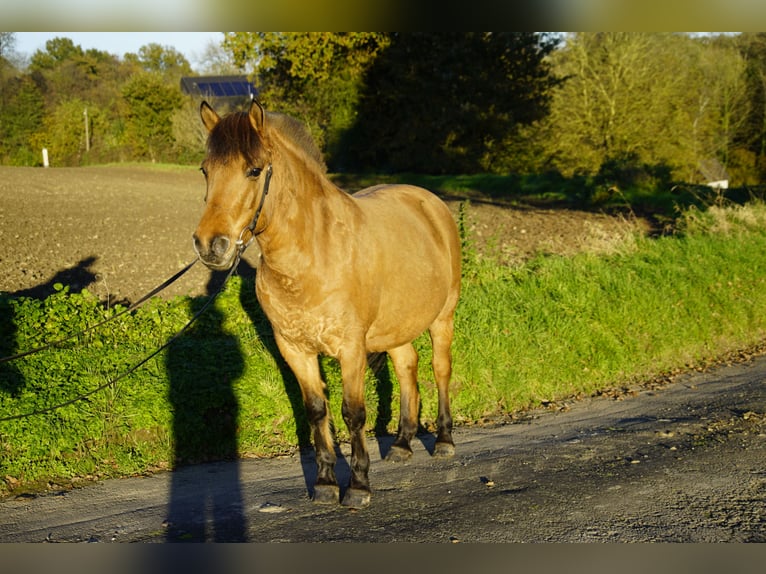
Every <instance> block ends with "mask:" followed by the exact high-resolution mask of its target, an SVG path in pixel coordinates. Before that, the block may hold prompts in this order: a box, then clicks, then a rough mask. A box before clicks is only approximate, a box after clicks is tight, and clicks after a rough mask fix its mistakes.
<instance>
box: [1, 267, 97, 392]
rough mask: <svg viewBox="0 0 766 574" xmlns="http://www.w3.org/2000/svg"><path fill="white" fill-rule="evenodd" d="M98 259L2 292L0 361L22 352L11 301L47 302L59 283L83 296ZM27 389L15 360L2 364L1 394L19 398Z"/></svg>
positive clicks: (92, 277)
mask: <svg viewBox="0 0 766 574" xmlns="http://www.w3.org/2000/svg"><path fill="white" fill-rule="evenodd" d="M97 259H98V258H97V257H96V256H95V255H91V256H90V257H86V258H84V259H82V260H80V261H79V262H78V263H77V264H76V265H74V266H72V267H67V268H65V269H61V270H60V271H58V272H57V273H56V274H55V275H54V276H53V277H51V278H50V279H48V280H47V281H45V282H44V283H40V284H39V285H35V286H34V287H29V288H26V289H19V290H18V291H14V292H12V293H5V292H3V293H0V358H1V357H9V356H11V355H13V354H14V353H17V352H18V350H19V345H18V344H17V341H16V331H17V329H16V321H15V311H14V308H13V303H12V302H11V300H12V299H19V298H23V297H29V298H32V299H45V298H46V297H49V296H50V295H53V294H54V293H55V292H56V284H57V283H60V284H62V285H66V286H67V287H69V292H70V293H80V292H81V291H82V290H83V289H84V288H85V287H87V286H88V285H90V284H91V283H93V282H94V281H95V280H96V274H95V273H94V272H93V271H92V270H91V269H90V267H91V266H92V265H93V264H94V263H95V262H96V260H97ZM23 388H24V377H23V375H22V374H21V371H20V370H19V368H18V366H16V364H15V363H14V362H13V361H7V362H0V392H2V393H4V394H7V395H10V396H11V397H18V396H19V393H20V392H21V390H22V389H23Z"/></svg>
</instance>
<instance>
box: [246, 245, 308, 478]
mask: <svg viewBox="0 0 766 574" xmlns="http://www.w3.org/2000/svg"><path fill="white" fill-rule="evenodd" d="M239 274H240V275H241V276H242V278H243V279H244V282H243V285H242V290H241V291H240V295H239V298H240V303H241V305H242V308H243V309H244V310H245V313H247V316H248V317H250V320H251V321H252V322H253V326H254V327H255V331H256V333H257V334H258V339H259V340H260V341H261V343H262V344H263V346H264V347H265V348H266V350H267V351H268V352H269V354H270V355H271V356H272V357H273V358H274V361H275V362H276V364H277V367H278V368H279V374H280V376H281V378H282V383H283V384H284V387H285V394H286V395H287V398H288V400H289V401H290V408H291V410H292V412H293V418H294V420H295V434H296V435H297V439H298V446H299V448H300V451H301V465H302V466H303V476H304V480H305V482H306V488H307V489H311V488H312V487H313V484H314V481H315V479H316V470H315V469H314V466H315V465H314V464H313V461H312V457H313V454H314V452H313V447H312V444H311V428H310V426H309V422H308V419H307V418H306V409H305V408H304V406H303V397H302V395H301V389H300V386H299V385H298V380H297V379H296V378H295V375H294V374H293V372H292V370H291V369H290V367H289V366H288V364H287V362H285V360H284V359H283V358H282V354H281V353H280V352H279V348H278V347H277V343H276V341H275V340H274V330H273V329H272V327H271V323H269V320H268V318H267V317H266V315H265V314H264V313H263V310H262V309H261V306H260V304H259V303H258V299H257V298H256V296H255V275H256V270H255V268H254V267H253V266H252V265H251V264H250V263H248V262H247V261H246V260H244V259H243V260H242V261H241V262H240V264H239Z"/></svg>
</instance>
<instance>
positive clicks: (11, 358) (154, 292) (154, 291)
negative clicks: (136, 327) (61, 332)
mask: <svg viewBox="0 0 766 574" xmlns="http://www.w3.org/2000/svg"><path fill="white" fill-rule="evenodd" d="M198 260H199V259H195V260H194V261H192V262H191V263H189V264H188V265H186V267H184V268H183V269H181V270H180V271H179V272H177V273H176V274H175V275H173V276H172V277H170V278H169V279H167V280H166V281H164V282H163V283H162V284H160V285H157V287H155V288H154V289H152V290H151V291H149V292H148V293H147V294H146V295H144V296H143V297H141V298H140V299H139V300H138V301H136V302H135V303H133V304H132V305H131V306H130V307H128V308H127V309H123V310H122V311H120V312H119V313H117V314H116V315H112V316H111V317H109V318H107V319H104V320H103V321H100V322H98V323H96V324H95V325H91V326H90V327H87V328H86V329H84V330H82V331H79V332H78V333H73V334H72V335H69V336H68V337H64V338H63V339H59V340H57V341H52V342H50V343H47V344H45V345H43V346H41V347H35V348H34V349H29V350H28V351H23V352H21V353H16V354H15V355H9V356H7V357H0V364H2V363H7V362H9V361H15V360H16V359H21V358H22V357H26V356H27V355H33V354H34V353H39V352H40V351H45V350H47V349H50V348H51V347H57V346H58V345H62V344H64V343H66V342H67V341H71V340H72V339H75V338H77V337H80V336H81V335H84V334H85V333H89V332H91V331H93V330H94V329H97V328H98V327H101V326H102V325H105V324H106V323H108V322H109V321H114V320H115V319H117V318H118V317H122V316H123V315H125V314H126V313H130V312H131V311H135V310H136V309H138V308H139V307H140V306H141V305H143V304H144V303H146V302H147V301H148V300H149V299H151V298H152V297H154V296H155V295H157V294H158V293H159V292H160V291H162V290H163V289H165V288H166V287H168V286H170V285H171V284H172V283H174V282H175V281H176V280H177V279H179V278H180V277H181V276H182V275H183V274H184V273H186V272H187V271H188V270H189V269H191V268H192V267H193V266H194V264H195V263H196V262H197V261H198Z"/></svg>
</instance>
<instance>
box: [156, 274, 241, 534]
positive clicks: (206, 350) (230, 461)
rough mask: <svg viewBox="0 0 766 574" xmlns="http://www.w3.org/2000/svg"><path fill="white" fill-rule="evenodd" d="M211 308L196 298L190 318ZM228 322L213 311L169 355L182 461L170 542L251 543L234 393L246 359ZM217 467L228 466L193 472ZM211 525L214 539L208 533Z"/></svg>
mask: <svg viewBox="0 0 766 574" xmlns="http://www.w3.org/2000/svg"><path fill="white" fill-rule="evenodd" d="M221 281H222V278H221V276H220V274H217V273H213V274H212V275H211V279H210V281H209V282H208V292H209V293H210V292H211V290H213V289H214V287H215V286H216V285H219V284H220V282H221ZM204 302H205V298H204V297H200V298H195V299H192V300H191V307H192V308H191V309H190V312H191V313H192V314H194V313H196V312H197V311H198V310H199V308H200V307H201V306H202V305H203V304H204ZM223 319H224V316H223V313H222V312H221V311H220V310H219V309H218V308H216V304H213V305H212V306H211V307H210V308H209V309H208V310H207V311H206V312H205V313H203V314H202V316H200V318H199V320H198V322H197V324H196V325H195V328H193V329H191V330H190V331H189V332H188V333H186V334H185V335H184V336H183V337H181V338H180V339H178V340H176V341H174V343H173V344H172V345H170V347H169V348H168V351H167V355H166V357H167V358H166V367H167V370H168V377H169V380H170V388H169V399H170V404H171V406H172V408H173V444H174V456H175V464H174V467H175V468H174V470H173V473H172V476H171V484H170V500H169V504H168V514H167V532H166V540H167V541H169V542H171V541H172V542H203V541H210V540H212V541H216V542H245V541H247V521H246V518H245V515H244V511H243V501H242V492H241V484H240V464H239V456H238V455H239V453H238V445H237V421H238V416H239V405H238V402H237V398H236V396H235V393H234V389H233V383H234V382H235V381H236V380H237V379H238V378H239V377H240V376H241V375H242V373H243V371H244V359H243V357H242V352H241V349H240V346H239V342H238V341H237V339H236V337H234V336H233V335H231V334H228V333H226V332H225V331H224V330H223V328H222V323H223ZM199 339H204V340H205V341H206V342H207V344H206V345H202V344H201V342H200V341H199ZM211 340H214V341H215V351H214V353H213V354H211V352H210V341H211ZM210 460H218V461H221V460H223V461H224V462H220V463H215V464H209V465H202V466H186V467H185V465H191V464H193V463H202V462H206V461H210ZM209 524H210V525H211V528H212V530H213V532H212V534H209V533H208V532H207V530H208V525H209Z"/></svg>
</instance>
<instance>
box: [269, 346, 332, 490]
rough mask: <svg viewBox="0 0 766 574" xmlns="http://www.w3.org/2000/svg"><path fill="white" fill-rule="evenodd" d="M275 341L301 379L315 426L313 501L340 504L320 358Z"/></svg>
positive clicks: (302, 389)
mask: <svg viewBox="0 0 766 574" xmlns="http://www.w3.org/2000/svg"><path fill="white" fill-rule="evenodd" d="M275 335H276V333H275ZM275 338H276V340H277V344H278V346H279V350H280V352H281V353H282V356H283V357H284V358H285V361H287V364H288V365H290V368H291V369H292V371H293V373H294V374H295V378H296V379H298V384H299V385H300V387H301V393H302V395H303V404H304V405H305V408H306V417H307V418H308V421H309V424H310V425H311V431H312V432H311V434H312V438H313V441H314V450H315V451H316V462H317V479H316V483H315V484H314V496H313V500H314V502H319V503H333V504H337V503H338V500H339V498H340V496H339V490H338V480H337V479H336V477H335V462H336V456H335V448H334V443H333V438H332V433H331V432H330V412H329V409H328V406H327V398H326V396H325V392H324V382H323V381H322V377H321V374H320V372H319V361H318V358H317V355H315V354H310V353H306V352H303V351H301V350H299V349H297V348H295V347H293V346H292V345H290V344H289V343H287V342H286V341H285V340H284V339H282V338H281V337H279V336H276V337H275Z"/></svg>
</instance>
